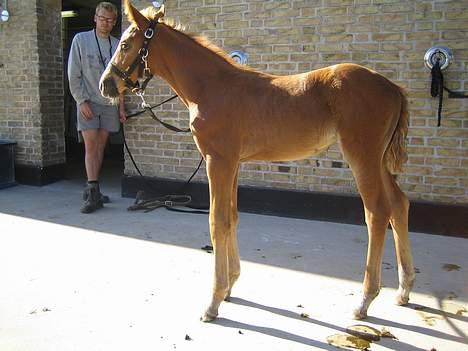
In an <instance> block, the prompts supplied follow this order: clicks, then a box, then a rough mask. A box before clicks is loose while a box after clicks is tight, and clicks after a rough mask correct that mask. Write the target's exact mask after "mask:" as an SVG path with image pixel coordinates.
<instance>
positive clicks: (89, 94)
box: [68, 29, 119, 105]
mask: <svg viewBox="0 0 468 351" xmlns="http://www.w3.org/2000/svg"><path fill="white" fill-rule="evenodd" d="M97 39H98V41H99V47H100V49H101V54H102V58H103V59H104V64H105V65H107V64H108V63H109V62H110V60H111V58H112V55H113V54H114V52H115V49H116V48H117V45H118V43H119V40H118V39H117V38H114V37H112V36H111V37H110V44H111V45H110V46H109V40H108V39H102V38H99V36H97ZM99 47H98V44H97V42H96V36H95V35H94V29H93V30H90V31H88V32H82V33H78V34H76V35H75V37H74V38H73V42H72V45H71V49H70V56H69V57H68V81H69V85H70V91H71V94H72V95H73V98H74V99H75V101H76V102H77V104H81V103H82V102H84V101H86V100H88V101H92V102H94V103H97V104H101V105H112V104H113V102H112V101H111V100H110V99H107V98H105V97H103V96H102V95H101V92H100V91H99V79H101V75H102V73H103V72H104V69H105V67H104V65H103V63H102V62H101V56H100V55H99Z"/></svg>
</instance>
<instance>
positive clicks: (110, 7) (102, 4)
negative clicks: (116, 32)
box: [96, 1, 119, 17]
mask: <svg viewBox="0 0 468 351" xmlns="http://www.w3.org/2000/svg"><path fill="white" fill-rule="evenodd" d="M101 9H104V10H107V11H111V12H114V13H115V17H117V16H118V15H119V10H118V9H117V6H115V5H114V4H113V3H111V2H108V1H103V2H100V3H99V4H98V5H97V6H96V14H97V13H98V11H99V10H101Z"/></svg>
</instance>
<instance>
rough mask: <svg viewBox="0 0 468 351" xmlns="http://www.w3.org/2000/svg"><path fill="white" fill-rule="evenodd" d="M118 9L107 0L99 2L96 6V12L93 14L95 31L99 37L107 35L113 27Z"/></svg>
mask: <svg viewBox="0 0 468 351" xmlns="http://www.w3.org/2000/svg"><path fill="white" fill-rule="evenodd" d="M117 16H118V10H117V7H116V6H115V5H114V4H113V3H111V2H107V1H103V2H100V3H99V4H98V5H97V6H96V13H95V15H94V22H96V32H97V33H98V34H99V35H100V36H101V37H103V36H104V37H106V36H109V34H110V32H111V31H112V28H114V25H115V22H116V21H117Z"/></svg>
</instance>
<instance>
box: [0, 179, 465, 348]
mask: <svg viewBox="0 0 468 351" xmlns="http://www.w3.org/2000/svg"><path fill="white" fill-rule="evenodd" d="M81 191H82V185H81V182H76V181H61V182H57V183H54V184H52V185H48V186H44V187H41V188H39V187H30V186H16V187H12V188H8V189H3V190H0V282H1V285H0V350H1V351H23V350H27V351H32V350H33V351H68V350H79V351H94V350H112V351H120V350H125V351H128V350H138V351H144V350H145V351H146V350H176V349H177V350H243V349H245V350H268V351H270V350H335V349H336V348H335V346H332V345H330V344H329V343H328V341H330V340H332V339H331V338H330V337H333V336H335V337H336V334H344V333H345V331H346V328H348V327H350V326H353V325H356V324H363V325H366V326H371V327H374V328H376V329H378V330H379V331H382V329H385V330H386V331H389V332H390V333H391V334H393V335H394V336H395V337H396V339H393V338H383V337H382V338H381V339H380V340H379V341H375V342H372V343H371V344H370V346H369V349H370V350H398V351H422V350H431V349H435V350H437V351H443V350H446V351H458V350H468V341H467V335H468V313H467V307H468V255H467V252H468V240H467V239H462V238H451V237H442V236H436V235H428V234H421V233H411V240H412V243H413V251H414V258H415V265H416V267H417V272H418V274H417V282H416V285H415V288H414V293H413V294H412V295H411V304H410V305H409V306H406V307H399V306H396V305H394V304H393V299H394V296H395V292H396V286H397V272H396V268H395V257H394V251H393V242H392V240H391V239H392V238H391V235H387V239H388V240H387V241H386V246H385V256H384V260H383V261H384V263H383V284H384V288H383V289H382V292H381V294H380V296H379V297H378V298H377V299H376V300H375V302H374V304H373V305H372V306H371V308H370V310H369V318H368V319H366V320H365V321H361V322H356V321H354V320H352V319H351V318H350V316H351V311H352V309H353V307H354V306H356V304H357V302H358V301H359V296H360V290H361V280H362V270H363V265H364V262H365V253H366V245H367V234H366V229H365V227H362V226H355V225H345V224H335V223H325V222H318V221H307V220H297V219H290V218H280V217H271V216H261V215H252V214H241V216H240V225H239V231H238V232H239V246H240V252H241V259H242V275H241V277H240V279H239V281H238V283H237V285H236V287H235V289H234V291H233V296H234V298H233V301H232V302H231V303H224V304H223V305H222V306H221V308H220V318H219V319H218V320H216V321H215V322H213V323H202V322H200V321H199V317H200V315H201V312H202V310H203V309H204V307H205V306H206V303H207V302H208V300H209V294H210V291H211V278H212V267H213V256H212V254H210V253H207V252H205V251H203V250H201V249H200V248H201V247H203V246H205V245H207V244H210V242H209V234H208V225H207V217H206V216H204V215H191V214H180V213H173V212H169V211H166V210H163V209H160V210H156V211H154V212H151V213H141V212H128V211H126V208H127V207H128V206H129V205H131V203H132V199H126V198H121V197H120V194H119V187H118V184H115V183H114V184H111V186H107V187H105V186H104V191H105V192H106V193H107V194H109V195H110V196H111V198H112V200H113V202H112V203H111V204H109V205H107V206H106V207H105V208H104V209H102V210H100V211H99V212H97V213H95V214H90V215H82V214H80V213H79V211H78V210H79V207H80V201H81V200H80V197H81ZM389 234H390V233H389ZM327 340H328V341H327ZM356 342H357V341H356V340H355V343H356ZM363 347H364V346H363ZM344 348H345V347H344ZM345 349H346V348H345Z"/></svg>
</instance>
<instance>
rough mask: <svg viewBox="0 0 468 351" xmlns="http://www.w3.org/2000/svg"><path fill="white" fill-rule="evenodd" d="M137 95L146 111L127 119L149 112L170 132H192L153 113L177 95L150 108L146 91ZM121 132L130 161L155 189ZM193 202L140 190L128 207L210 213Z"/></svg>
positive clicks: (181, 197)
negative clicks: (154, 195) (137, 162)
mask: <svg viewBox="0 0 468 351" xmlns="http://www.w3.org/2000/svg"><path fill="white" fill-rule="evenodd" d="M135 94H136V95H137V96H139V97H140V98H141V99H142V101H143V102H142V107H143V108H144V109H143V110H142V111H139V112H136V113H132V114H130V115H128V116H127V118H130V117H134V116H137V115H140V114H142V113H144V112H147V111H149V112H150V113H151V117H152V118H153V119H154V120H155V121H157V122H159V123H161V124H162V125H163V126H164V127H166V128H168V129H169V130H172V131H175V132H178V133H187V132H190V128H187V129H180V128H177V127H175V126H173V125H171V124H169V123H166V122H164V121H162V120H160V119H159V118H158V117H157V116H156V114H155V113H154V112H153V109H154V108H156V107H159V106H161V105H163V104H164V103H166V102H168V101H171V100H174V99H175V98H177V97H178V96H177V95H174V96H172V97H170V98H168V99H166V100H164V101H163V102H161V103H159V104H157V105H154V106H150V105H149V104H147V103H146V100H145V98H144V90H138V91H135ZM121 130H122V137H123V141H124V145H125V149H126V150H127V153H128V155H129V156H130V160H131V161H132V164H133V166H134V167H135V169H136V171H137V172H138V174H139V175H140V176H141V177H142V179H143V180H144V181H145V182H147V184H148V185H149V186H150V187H151V188H153V189H154V187H153V184H152V183H151V182H149V181H148V180H147V179H146V178H145V177H144V176H143V174H142V173H141V171H140V169H139V168H138V166H137V164H136V162H135V159H134V158H133V155H132V153H131V151H130V148H129V147H128V144H127V140H126V138H125V132H124V128H123V127H122V128H121ZM202 162H203V157H202V158H201V159H200V162H199V163H198V166H197V168H196V169H195V171H194V172H193V173H192V175H191V176H190V178H189V179H188V180H187V181H186V182H185V183H184V185H183V186H182V187H181V188H180V190H179V192H180V191H184V190H185V189H186V187H187V186H188V185H189V184H190V182H191V181H192V179H193V177H195V175H196V174H197V172H198V170H199V169H200V167H201V164H202ZM191 202H192V197H191V196H190V195H186V194H183V195H180V194H177V195H164V196H159V197H151V196H149V195H148V194H146V193H145V192H144V191H142V190H140V191H138V192H137V194H136V197H135V202H134V204H133V205H132V206H130V207H128V210H129V211H136V210H144V212H145V213H147V212H150V211H153V210H155V209H157V208H160V207H164V208H166V209H167V210H170V211H176V212H184V213H195V214H208V213H209V212H208V211H207V207H197V206H194V205H190V204H191ZM180 206H185V207H188V208H191V209H192V210H182V209H178V208H175V207H180Z"/></svg>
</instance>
